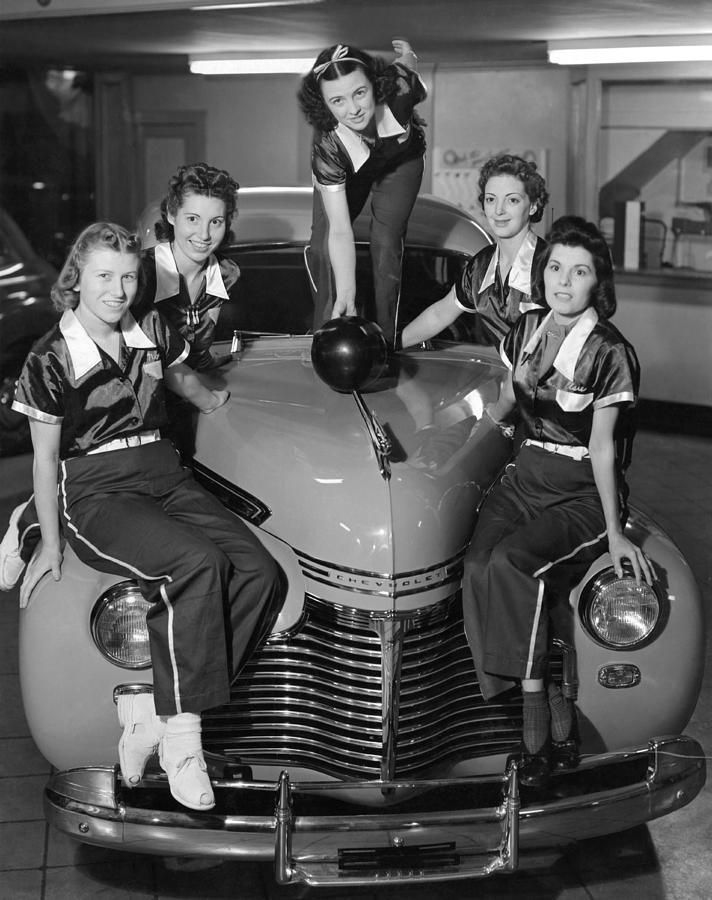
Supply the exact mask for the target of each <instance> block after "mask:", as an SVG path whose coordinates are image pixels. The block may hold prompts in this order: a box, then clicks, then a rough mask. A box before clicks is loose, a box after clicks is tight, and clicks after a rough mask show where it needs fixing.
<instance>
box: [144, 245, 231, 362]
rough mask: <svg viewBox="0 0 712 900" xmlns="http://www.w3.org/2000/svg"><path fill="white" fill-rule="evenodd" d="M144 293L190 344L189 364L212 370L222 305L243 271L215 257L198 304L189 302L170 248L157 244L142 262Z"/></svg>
mask: <svg viewBox="0 0 712 900" xmlns="http://www.w3.org/2000/svg"><path fill="white" fill-rule="evenodd" d="M142 265H143V274H144V277H145V290H144V293H143V295H142V300H141V308H143V307H144V303H150V302H153V303H155V304H156V305H157V306H158V308H159V309H160V311H161V313H162V314H163V315H164V316H165V317H166V318H167V319H168V320H169V321H170V322H171V324H173V325H174V326H175V327H176V328H177V329H178V331H179V332H180V333H181V334H182V335H183V337H184V338H185V339H186V340H187V341H188V343H189V344H190V354H189V356H188V359H187V360H186V362H187V364H188V365H189V366H190V367H191V368H193V369H197V370H198V371H203V370H205V369H209V368H211V366H212V365H213V357H212V355H211V353H210V347H211V346H212V343H213V340H214V338H215V326H216V324H217V321H218V316H219V315H220V308H221V307H222V305H223V303H225V302H227V301H228V300H229V299H230V293H229V291H230V288H231V287H232V286H233V285H234V284H235V283H236V282H237V280H238V278H239V277H240V270H239V268H238V266H237V264H236V263H234V262H233V261H232V260H230V259H223V260H219V261H218V259H217V257H216V256H215V255H214V254H211V255H210V257H209V258H208V262H207V265H206V267H205V284H204V286H203V289H202V291H201V292H200V294H199V296H198V297H197V298H196V300H195V303H191V302H190V296H189V294H188V289H187V287H186V285H185V281H184V280H183V277H182V275H181V274H180V273H179V272H178V268H177V267H176V262H175V259H174V258H173V253H172V251H171V245H170V244H169V243H168V242H167V241H166V242H161V243H159V244H156V246H155V247H154V248H152V249H151V250H147V251H146V254H145V256H144V258H143V262H142Z"/></svg>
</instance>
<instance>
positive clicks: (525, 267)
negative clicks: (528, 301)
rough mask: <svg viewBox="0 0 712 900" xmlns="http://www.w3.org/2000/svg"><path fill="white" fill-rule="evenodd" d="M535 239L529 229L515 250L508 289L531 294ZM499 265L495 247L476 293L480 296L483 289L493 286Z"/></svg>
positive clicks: (497, 249)
mask: <svg viewBox="0 0 712 900" xmlns="http://www.w3.org/2000/svg"><path fill="white" fill-rule="evenodd" d="M536 242H537V237H536V235H535V234H534V232H533V231H532V230H531V229H530V230H529V231H527V233H526V235H525V236H524V240H523V241H522V243H521V246H520V247H519V250H517V255H516V256H515V257H514V261H513V262H512V268H511V269H510V270H509V287H510V289H511V288H515V289H516V290H518V291H521V292H522V293H523V294H531V292H532V263H533V261H534V251H535V250H536ZM498 265H499V247H498V246H497V247H496V249H495V251H494V255H493V257H492V259H491V260H490V264H489V266H488V267H487V271H486V272H485V277H484V278H483V279H482V284H481V285H480V289H479V291H478V292H477V293H478V294H481V293H482V291H484V290H485V288H488V287H489V286H490V285H492V284H494V277H495V273H496V271H497V266H498Z"/></svg>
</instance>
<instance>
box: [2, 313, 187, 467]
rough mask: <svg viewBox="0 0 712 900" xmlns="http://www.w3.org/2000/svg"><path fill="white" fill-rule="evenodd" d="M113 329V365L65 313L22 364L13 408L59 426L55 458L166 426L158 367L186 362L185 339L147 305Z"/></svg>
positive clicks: (72, 455)
mask: <svg viewBox="0 0 712 900" xmlns="http://www.w3.org/2000/svg"><path fill="white" fill-rule="evenodd" d="M120 327H121V342H120V362H119V363H118V364H117V363H116V361H115V360H114V359H112V357H111V356H109V355H108V354H107V353H105V352H104V351H103V350H102V349H101V348H100V347H99V346H98V345H97V344H95V343H94V341H93V340H92V339H91V338H90V337H89V335H88V334H87V332H86V331H85V330H84V326H83V325H82V324H81V322H80V321H79V319H78V318H77V317H76V315H75V314H74V312H73V311H72V310H66V311H65V312H64V314H63V315H62V318H61V319H60V321H59V322H58V323H57V325H55V327H54V328H53V329H52V330H51V331H50V332H48V334H46V335H45V336H44V337H43V338H41V339H40V340H39V341H38V342H37V343H36V344H35V345H34V347H33V348H32V350H31V351H30V353H29V355H28V357H27V359H26V361H25V365H24V367H23V370H22V372H21V374H20V378H19V381H18V384H17V390H16V392H15V401H14V403H13V405H12V408H13V409H14V410H15V411H16V412H20V413H24V414H25V415H26V416H28V417H29V418H31V419H36V420H37V421H39V422H47V423H49V424H59V425H61V434H60V450H59V454H60V457H61V458H62V459H68V458H70V457H74V456H82V455H84V454H85V453H86V452H87V451H88V450H91V449H92V448H94V447H98V446H99V445H101V444H105V443H107V442H108V441H112V440H114V439H115V438H118V437H126V436H127V435H131V434H139V433H140V432H142V431H153V430H158V429H160V428H163V427H164V426H165V425H166V424H167V423H168V417H167V415H166V405H165V388H164V385H163V372H164V369H166V368H169V367H170V366H173V365H176V364H177V363H179V362H183V361H184V360H185V359H186V357H187V356H188V351H189V347H188V344H187V343H186V341H185V340H184V338H183V337H181V335H180V334H179V333H178V332H177V331H176V330H175V329H174V328H173V326H172V325H171V324H170V323H169V322H167V321H166V320H165V319H164V318H163V317H162V316H161V315H160V314H159V313H158V312H157V311H156V310H154V309H150V310H148V312H146V313H144V314H143V315H142V316H140V317H139V319H138V321H137V320H136V319H135V318H134V316H133V315H132V313H131V311H127V312H126V313H125V314H124V316H123V317H122V319H121V324H120Z"/></svg>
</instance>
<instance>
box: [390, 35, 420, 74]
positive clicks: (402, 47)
mask: <svg viewBox="0 0 712 900" xmlns="http://www.w3.org/2000/svg"><path fill="white" fill-rule="evenodd" d="M391 43H392V45H393V50H394V51H395V54H396V58H395V60H394V62H397V63H400V64H401V65H402V66H405V67H406V68H408V69H412V70H413V71H414V72H417V71H418V57H417V56H416V55H415V52H414V51H413V48H412V47H411V46H410V44H409V43H408V41H406V40H405V39H404V38H393V40H392V41H391Z"/></svg>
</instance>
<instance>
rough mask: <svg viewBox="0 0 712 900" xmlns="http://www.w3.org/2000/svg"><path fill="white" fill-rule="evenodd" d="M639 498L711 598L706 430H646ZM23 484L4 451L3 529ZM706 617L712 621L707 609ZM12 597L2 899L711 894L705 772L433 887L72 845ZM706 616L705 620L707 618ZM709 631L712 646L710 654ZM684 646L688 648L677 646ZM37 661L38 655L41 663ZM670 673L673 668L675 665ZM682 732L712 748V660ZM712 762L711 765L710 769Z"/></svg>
mask: <svg viewBox="0 0 712 900" xmlns="http://www.w3.org/2000/svg"><path fill="white" fill-rule="evenodd" d="M630 482H631V489H632V496H633V500H634V502H635V503H636V504H637V505H638V506H640V507H642V508H643V509H645V510H646V511H648V512H650V513H652V514H653V516H654V517H655V518H656V519H657V520H658V521H659V522H660V524H661V525H662V526H663V527H665V528H666V529H668V530H669V531H670V532H671V533H672V534H673V535H674V536H675V538H676V540H677V542H678V544H679V545H680V548H681V549H682V551H683V552H684V553H685V555H686V556H687V558H688V560H689V561H690V563H691V565H692V567H693V569H694V570H695V573H696V575H697V578H698V581H699V583H700V586H701V588H702V591H703V595H704V598H705V601H706V604H707V605H709V602H710V600H712V554H711V553H710V548H711V547H712V440H711V439H709V438H703V437H691V436H673V435H664V434H658V433H654V432H650V431H646V432H641V433H640V434H639V436H638V439H637V445H636V454H635V459H634V464H633V468H632V471H631V477H630ZM29 484H30V459H29V457H15V458H11V459H5V460H1V461H0V534H1V533H2V532H3V531H4V529H5V523H6V522H7V518H8V515H9V513H10V510H11V509H12V508H13V506H14V505H15V503H16V502H18V500H20V499H23V498H24V497H25V496H26V495H27V492H28V489H29ZM711 621H712V619H711ZM16 625H17V596H16V592H13V593H9V594H0V900H20V898H28V900H64V898H67V900H69V898H72V900H74V898H76V900H81V898H90V897H91V898H93V897H99V896H100V897H105V898H143V897H146V898H155V900H157V898H169V897H192V898H221V897H224V898H228V897H232V898H240V900H262V898H273V900H276V898H284V900H287V898H289V900H291V898H297V897H304V896H309V897H310V898H314V900H316V898H318V897H319V896H322V897H324V898H329V900H350V898H351V897H353V898H359V900H376V898H378V900H385V898H388V900H426V898H427V900H430V898H431V897H432V896H438V897H439V898H443V900H447V898H453V900H454V898H464V897H478V898H521V900H525V898H526V900H538V898H542V900H543V898H559V900H638V898H641V900H642V898H645V900H662V898H665V900H709V898H711V897H712V854H711V853H710V848H711V847H712V775H711V776H710V779H709V784H708V785H707V786H706V787H705V788H704V790H703V791H702V793H701V794H700V796H698V798H697V799H696V800H695V801H694V802H693V803H692V804H691V805H690V806H688V807H686V808H685V809H683V810H680V811H679V812H677V813H673V814H672V815H669V816H666V817H664V818H662V819H658V820H657V821H655V822H651V823H650V824H649V825H648V826H646V827H640V828H636V829H633V830H631V831H628V832H625V833H622V834H618V835H613V836H611V837H608V838H603V839H598V840H593V841H588V842H586V843H584V844H581V845H579V847H577V849H576V850H574V851H571V852H568V853H566V854H565V855H564V856H562V857H560V858H557V859H554V860H553V861H552V862H551V864H550V865H547V866H545V867H543V868H540V869H537V870H536V871H535V872H528V873H526V874H519V875H517V876H513V877H506V876H505V877H498V878H493V879H491V880H489V881H487V882H481V881H476V882H465V883H459V884H458V883H452V884H443V885H440V886H438V887H437V888H433V887H422V888H417V887H415V888H413V887H410V888H398V887H389V886H384V887H383V888H380V889H379V890H375V891H374V890H370V889H369V890H352V891H349V892H348V894H345V893H344V892H343V891H330V890H329V891H324V892H322V893H321V894H319V893H318V892H313V891H312V892H309V891H305V890H302V889H278V888H277V887H276V886H275V885H274V883H273V881H272V877H271V871H270V867H269V866H267V865H260V864H256V863H255V864H245V863H234V862H229V863H222V864H218V865H209V866H205V865H204V864H203V865H201V864H199V863H198V862H196V861H191V860H187V861H185V860H176V859H156V858H152V857H144V856H139V855H132V854H124V853H119V852H115V851H105V850H100V849H97V848H92V847H88V846H83V845H80V844H75V843H74V842H72V841H70V840H69V839H68V838H65V837H64V836H62V835H61V834H59V833H57V832H56V831H54V830H51V829H50V828H49V827H48V826H47V825H46V824H45V822H44V819H43V816H42V789H43V786H44V784H45V781H46V777H47V774H48V772H49V766H48V764H47V762H46V761H45V760H44V759H42V757H41V756H40V755H39V753H38V752H37V750H36V749H35V747H34V744H33V742H32V740H31V738H30V737H29V734H28V728H27V724H26V722H25V719H24V716H23V712H22V705H21V702H20V696H19V686H18V678H17V638H16ZM710 627H712V625H710V626H708V631H709V628H710ZM709 647H712V641H710V642H709V646H708V661H709V653H710V649H709ZM681 649H683V648H681ZM38 664H39V661H38ZM670 677H674V673H673V672H671V673H670ZM687 732H688V733H689V734H690V735H692V736H693V737H695V738H697V739H698V740H699V741H700V742H701V743H702V745H703V746H704V747H706V748H708V750H709V752H710V753H712V667H711V666H709V665H708V667H707V674H706V677H705V682H704V686H703V691H702V695H701V697H700V701H699V703H698V706H697V709H696V711H695V714H694V716H693V718H692V721H691V722H690V724H689V726H688V728H687ZM711 771H712V770H711Z"/></svg>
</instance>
